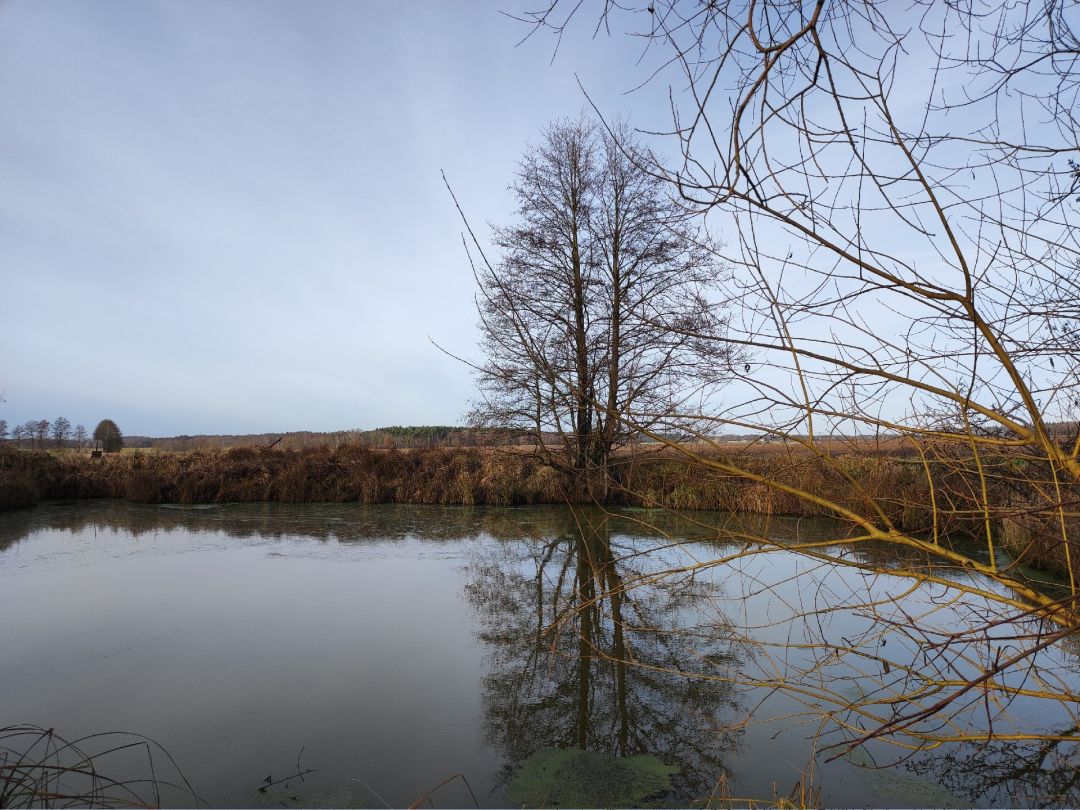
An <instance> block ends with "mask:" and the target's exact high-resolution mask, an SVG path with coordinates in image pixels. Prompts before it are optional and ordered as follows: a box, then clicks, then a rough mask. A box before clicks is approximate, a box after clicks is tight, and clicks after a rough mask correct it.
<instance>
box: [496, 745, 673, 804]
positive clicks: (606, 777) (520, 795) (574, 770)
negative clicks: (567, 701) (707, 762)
mask: <svg viewBox="0 0 1080 810" xmlns="http://www.w3.org/2000/svg"><path fill="white" fill-rule="evenodd" d="M678 771H679V769H678V767H676V766H674V765H665V764H664V763H663V762H661V761H660V760H659V759H657V758H656V757H654V756H649V755H648V754H637V755H635V756H632V757H616V756H613V755H611V754H605V753H602V752H599V751H583V750H581V749H580V748H549V749H546V750H543V751H537V752H536V753H535V754H533V755H532V756H531V757H529V758H528V759H526V760H524V761H523V762H522V763H521V765H520V768H519V770H518V773H517V776H515V777H514V780H513V781H512V782H511V783H510V786H509V787H508V788H507V792H506V797H507V800H508V801H509V802H510V803H511V804H514V805H519V806H525V807H657V806H660V805H661V804H663V800H664V797H665V795H667V793H668V792H669V791H670V790H671V777H672V776H673V775H674V774H676V773H678Z"/></svg>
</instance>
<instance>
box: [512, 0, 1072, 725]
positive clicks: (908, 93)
mask: <svg viewBox="0 0 1080 810" xmlns="http://www.w3.org/2000/svg"><path fill="white" fill-rule="evenodd" d="M583 8H586V9H587V8H588V5H587V4H582V3H578V2H559V0H555V2H551V3H547V4H545V5H544V6H543V8H541V9H540V10H538V11H537V12H536V13H534V14H532V15H527V18H528V19H529V21H530V22H531V23H532V24H533V25H534V26H536V29H537V30H541V29H544V28H547V29H551V30H554V31H556V32H559V33H561V31H562V30H563V28H564V27H565V26H566V25H567V24H569V23H570V22H571V21H572V20H573V18H574V17H575V15H577V14H579V13H581V11H580V10H581V9H583ZM594 8H595V9H596V13H597V14H598V15H599V16H600V17H601V18H602V20H603V21H604V22H610V23H611V24H612V25H617V24H618V23H616V22H615V18H616V17H618V15H619V14H622V13H623V12H627V14H626V16H624V17H623V19H624V20H627V21H628V22H627V24H628V25H629V26H631V27H632V28H634V29H635V31H636V33H638V34H640V35H642V37H643V38H644V40H643V41H644V42H645V43H646V45H647V47H648V48H655V49H658V50H659V51H660V52H661V53H662V55H661V56H660V62H661V63H662V65H663V66H664V67H662V68H661V69H660V70H659V71H658V72H657V73H656V74H655V78H654V79H653V80H654V81H662V80H663V79H662V78H660V77H663V76H664V75H665V74H664V71H665V70H667V71H668V73H667V74H666V75H668V76H670V77H671V84H672V86H673V89H672V109H673V113H674V120H673V122H672V123H673V126H671V127H670V130H671V132H672V138H673V140H674V142H675V143H676V144H677V146H678V148H679V151H680V159H679V160H678V161H676V162H675V163H667V164H662V163H660V162H659V161H654V162H651V163H647V164H646V168H648V170H649V171H650V172H651V173H652V174H653V175H655V176H658V177H662V178H664V179H665V180H666V181H667V182H668V183H669V184H670V185H671V187H672V188H675V189H677V190H678V192H679V194H680V195H681V197H682V199H683V200H684V201H685V203H686V204H687V205H689V206H692V207H695V208H696V209H697V210H698V211H700V212H703V213H704V212H709V213H710V214H711V215H712V216H714V217H724V218H726V221H727V222H728V223H729V226H728V227H727V228H726V229H725V232H730V233H731V234H733V235H736V237H737V240H736V241H735V243H734V244H733V245H732V249H731V250H730V251H728V252H727V254H726V257H727V259H728V261H729V262H731V263H732V264H733V265H734V266H735V268H736V275H737V277H738V278H739V279H740V280H741V282H742V287H741V290H740V300H741V301H742V303H743V305H744V306H743V309H742V310H741V312H740V315H741V321H740V323H739V329H738V332H737V333H736V331H735V330H734V329H732V330H730V331H729V333H728V334H727V335H726V339H727V340H728V341H729V342H735V343H737V344H739V345H741V346H743V347H745V349H746V350H747V351H751V352H753V353H754V357H755V364H754V368H753V369H752V372H751V373H748V374H745V375H742V378H741V386H740V388H739V389H738V390H740V391H741V392H742V398H741V400H739V401H735V400H734V398H729V399H728V401H727V402H726V403H725V404H726V406H727V407H726V409H725V411H724V412H723V413H722V414H720V413H715V412H713V413H710V412H708V411H707V410H706V411H704V412H700V411H699V412H697V413H694V414H690V415H692V416H699V417H708V420H709V422H710V423H711V426H710V427H708V428H706V429H704V430H702V431H701V435H700V438H701V439H702V440H703V441H706V442H708V441H709V440H710V438H711V436H712V435H714V434H715V433H717V432H720V431H723V430H734V431H737V432H742V433H745V432H751V431H752V432H755V433H756V434H757V435H761V436H767V437H776V438H778V439H782V440H783V441H784V442H785V444H784V445H783V446H784V447H785V449H786V450H785V452H787V453H788V457H789V459H791V461H792V464H791V466H794V465H796V464H799V465H807V464H812V465H814V469H816V470H817V471H818V474H817V475H813V476H804V477H803V478H801V479H800V478H796V477H794V476H793V475H790V474H787V472H785V471H781V472H765V471H763V468H762V465H761V463H760V462H759V460H757V459H755V457H754V456H753V455H752V454H749V455H744V456H742V457H733V456H732V454H731V453H730V452H728V451H727V450H726V449H725V448H724V447H723V446H719V445H717V446H714V447H712V448H711V449H710V451H708V452H700V451H698V450H696V449H694V448H690V447H687V446H686V445H682V444H679V445H674V446H673V449H674V450H675V451H677V452H679V453H681V454H682V455H683V456H684V457H685V458H686V459H687V460H688V462H689V463H692V464H693V465H696V467H697V469H699V470H700V471H702V473H703V474H704V473H709V474H715V475H718V476H725V477H728V478H731V479H736V480H741V481H744V482H753V483H756V484H761V485H763V486H765V487H767V488H768V489H769V490H770V492H771V493H776V494H782V495H784V496H787V497H790V498H793V499H795V500H796V501H797V502H798V503H799V505H800V508H802V509H805V510H806V511H808V512H818V513H825V514H829V515H832V516H834V517H837V518H839V519H840V520H841V521H842V522H843V524H844V525H846V526H847V528H845V529H844V530H843V532H842V533H841V535H842V536H838V537H837V538H836V539H837V542H840V541H842V546H843V547H844V548H845V549H851V548H853V547H856V546H858V545H866V544H883V545H885V546H887V547H889V548H891V549H893V550H895V551H896V553H897V554H898V555H900V557H899V560H900V561H899V562H893V563H890V564H889V566H888V568H887V571H888V576H890V577H895V578H900V579H907V580H909V581H911V582H912V589H913V590H912V591H910V592H909V593H911V594H922V593H924V592H925V589H926V588H930V587H942V588H945V589H946V590H947V591H952V593H953V595H954V596H956V597H957V598H960V597H959V596H957V594H959V593H960V592H962V593H963V598H964V599H971V600H975V601H978V600H984V601H985V604H986V605H987V607H986V608H985V611H984V612H982V613H981V614H980V613H979V612H978V611H972V612H971V613H970V614H968V615H967V617H966V618H964V619H962V620H958V619H957V618H956V617H955V616H953V617H951V618H950V621H951V622H955V623H954V624H952V625H951V626H948V625H947V624H942V625H935V624H934V622H933V620H932V619H931V618H929V617H930V616H931V615H932V614H930V613H928V614H924V615H921V616H920V618H918V619H917V620H916V619H914V618H911V619H910V621H908V620H905V619H902V618H897V617H895V616H894V617H892V618H889V619H888V621H890V622H893V623H894V626H895V623H897V622H900V623H903V624H904V628H905V632H906V633H907V634H908V637H909V639H910V641H911V646H910V647H908V648H906V650H905V654H907V653H910V659H909V660H905V661H898V660H896V659H891V660H889V661H887V662H886V663H887V664H888V668H887V669H886V670H885V672H886V673H889V672H896V671H897V669H898V667H901V666H902V667H904V671H905V673H907V675H906V676H905V680H903V681H893V682H890V687H889V689H888V690H885V691H887V697H886V696H885V691H883V693H882V696H881V697H880V699H874V698H868V699H860V700H857V701H847V703H846V705H845V704H844V701H843V700H840V699H839V697H837V696H834V699H835V701H836V702H835V704H834V705H837V706H840V707H841V708H842V709H843V711H845V712H849V713H848V714H845V715H844V716H845V718H847V720H846V721H845V723H846V725H843V733H844V734H845V735H846V737H847V742H845V746H853V745H856V744H859V743H861V742H864V741H866V740H869V739H870V738H871V737H875V736H883V735H889V737H890V738H891V739H895V738H897V737H900V738H903V739H904V743H905V744H907V745H916V746H918V745H924V744H925V745H929V746H933V745H939V744H941V743H942V742H943V741H944V740H946V739H949V740H953V739H957V738H964V737H965V736H970V737H979V736H981V738H983V739H985V738H986V735H987V732H986V731H985V730H980V731H978V732H975V731H967V730H964V729H960V730H957V729H955V728H953V729H950V730H949V732H948V733H946V732H945V731H942V730H941V729H942V727H943V726H942V724H943V723H944V722H945V721H944V720H943V719H942V718H943V716H947V715H948V714H949V713H950V712H952V711H956V710H958V707H959V706H961V705H967V701H968V700H969V698H970V697H971V696H972V695H973V694H974V693H975V692H978V693H979V694H983V695H989V694H991V693H992V694H993V695H994V696H995V698H994V699H995V701H996V705H999V706H1006V705H1008V703H1009V702H1010V701H1011V700H1019V699H1021V698H1022V699H1023V700H1027V699H1029V698H1031V699H1034V698H1037V697H1038V698H1046V699H1050V700H1054V701H1057V702H1058V703H1060V705H1061V706H1062V707H1063V714H1067V715H1069V717H1065V718H1063V725H1065V726H1068V725H1069V721H1070V720H1074V719H1075V716H1076V713H1077V706H1078V705H1080V696H1078V695H1077V694H1076V693H1075V692H1074V691H1073V689H1072V688H1071V687H1070V686H1069V684H1068V683H1067V682H1065V681H1062V680H1061V679H1058V678H1056V677H1053V676H1051V675H1048V674H1047V671H1046V669H1045V668H1041V667H1039V666H1038V662H1039V661H1041V660H1043V658H1042V655H1041V653H1042V651H1043V650H1045V649H1046V648H1047V647H1049V646H1051V645H1052V644H1053V643H1054V642H1055V641H1056V640H1057V639H1060V638H1062V637H1064V636H1067V635H1068V634H1070V633H1072V632H1075V630H1076V629H1077V628H1080V612H1078V610H1077V605H1076V599H1077V597H1078V596H1080V590H1078V585H1077V577H1078V575H1080V557H1078V552H1080V549H1077V547H1076V542H1077V540H1078V539H1080V512H1078V506H1077V505H1078V503H1080V433H1076V432H1073V433H1072V434H1069V435H1066V434H1064V433H1063V432H1062V431H1061V430H1060V428H1059V426H1060V425H1061V424H1062V423H1066V424H1068V423H1070V422H1071V423H1074V424H1075V421H1076V419H1077V414H1078V411H1080V379H1078V373H1080V345H1078V341H1077V337H1076V335H1077V332H1076V316H1077V308H1076V301H1077V297H1076V296H1077V292H1078V290H1080V273H1078V269H1077V268H1078V259H1080V240H1078V234H1080V230H1078V229H1077V228H1076V224H1077V223H1076V217H1077V210H1076V196H1077V191H1078V187H1080V186H1078V175H1077V171H1076V165H1075V163H1073V162H1072V160H1071V158H1072V157H1073V156H1075V155H1076V154H1077V151H1078V149H1080V130H1078V121H1077V118H1076V112H1075V111H1076V109H1077V100H1078V99H1077V94H1078V91H1080V36H1078V33H1077V31H1076V16H1075V14H1074V13H1073V12H1074V9H1073V8H1072V7H1071V6H1070V5H1069V4H1066V3H1064V2H1059V1H1058V0H1049V2H1045V3H1030V2H1018V3H1009V4H1000V3H990V2H975V3H965V4H958V3H947V2H946V3H931V2H929V0H926V1H925V2H923V1H922V0H915V2H913V3H909V4H884V3H872V2H862V1H861V0H836V2H825V0H817V2H811V3H802V2H795V1H794V0H775V1H773V0H769V1H767V2H753V1H752V0H749V1H744V2H736V1H732V2H724V1H723V0H721V1H720V2H691V1H690V0H659V1H658V2H651V1H650V2H648V3H644V2H643V3H640V4H637V5H633V4H614V3H598V4H596V6H595V7H594ZM635 12H636V13H635ZM641 21H644V22H643V23H642V22H641ZM639 162H640V161H639ZM682 334H684V335H685V336H687V337H695V338H699V339H701V340H705V341H709V340H712V339H713V338H712V337H711V336H709V335H708V334H706V333H703V332H698V331H697V330H694V329H686V330H682ZM637 417H638V415H637V414H634V413H632V412H631V413H629V414H628V415H627V419H628V421H637V422H638V426H639V427H640V428H641V430H642V431H643V432H644V433H646V434H647V435H651V436H653V437H654V438H657V439H661V440H662V439H663V438H664V437H663V435H662V432H661V431H659V430H657V427H656V423H655V422H652V421H650V415H649V414H647V413H645V414H641V415H640V418H637ZM869 448H876V449H878V450H879V451H880V450H882V448H884V451H885V452H886V453H887V455H888V457H889V458H890V459H891V461H890V463H891V464H892V465H893V466H892V467H891V468H890V472H889V476H891V478H890V477H886V478H884V479H879V480H875V478H874V476H871V475H868V474H867V471H868V470H870V469H871V468H872V465H871V463H870V462H869V461H868V460H867V459H866V452H867V450H868V449H869ZM882 480H884V481H885V482H886V483H884V484H882V483H881V481H882ZM889 482H891V483H889ZM901 484H902V485H901ZM961 534H962V535H964V536H965V537H966V538H967V539H968V540H974V541H976V542H977V543H978V545H975V546H972V545H964V544H963V543H961V542H959V541H958V537H959V536H960V535H961ZM748 542H750V539H748ZM752 542H754V543H757V544H759V547H760V548H761V549H762V550H764V551H766V552H767V551H768V550H770V549H772V550H780V548H779V546H778V545H777V544H776V543H775V542H773V541H772V540H771V539H770V537H769V536H768V535H767V534H762V535H761V536H757V537H754V538H752ZM801 550H802V553H804V554H807V555H811V556H816V557H819V558H820V559H822V560H833V561H835V560H836V554H835V553H826V552H825V551H824V550H823V548H822V547H821V546H818V545H815V544H806V545H805V546H804V547H803V548H802V549H801ZM904 555H907V556H904ZM845 560H846V561H845V563H844V564H858V565H863V566H865V567H866V568H867V569H868V571H870V572H871V573H873V574H876V575H884V571H885V569H883V567H882V566H881V560H880V558H877V557H874V556H873V555H870V554H867V555H866V556H862V557H859V556H857V555H856V556H854V557H852V558H845ZM927 560H930V561H932V563H931V564H930V565H929V566H928V564H927ZM1027 562H1039V563H1042V564H1054V565H1057V566H1058V567H1059V570H1060V571H1061V573H1062V575H1063V576H1064V577H1065V578H1066V580H1067V585H1066V596H1065V597H1064V598H1062V597H1061V596H1060V595H1057V594H1052V593H1049V592H1047V590H1046V589H1045V588H1040V587H1038V586H1036V585H1034V584H1033V583H1032V582H1031V581H1030V580H1029V579H1028V578H1027V577H1026V576H1025V575H1024V573H1023V570H1022V566H1023V564H1024V563H1027ZM935 566H938V567H939V570H941V569H944V570H948V569H949V568H957V569H959V568H962V569H966V570H968V571H973V572H976V573H977V575H978V579H976V580H975V581H974V584H972V583H966V584H964V585H963V586H960V585H959V584H957V583H956V582H953V581H950V580H949V578H948V577H947V576H942V575H941V574H940V573H937V572H935V568H934V567H935ZM896 601H897V604H901V603H902V601H903V600H901V599H899V598H897V600H896ZM845 609H846V608H845ZM862 609H863V610H865V611H868V612H870V614H871V615H873V616H875V617H876V620H877V621H879V622H880V623H881V624H882V626H884V625H885V623H886V616H885V615H884V613H883V611H882V607H881V604H880V603H877V602H870V603H868V604H867V605H864V606H863V607H862ZM900 615H901V616H903V615H906V614H904V613H903V611H902V610H901V614H900ZM999 628H1008V632H1009V633H1012V634H1013V635H1010V639H1011V641H1010V644H1009V647H1008V651H1007V652H1003V651H1002V649H1000V648H997V647H995V646H994V644H993V643H992V642H991V638H992V636H993V634H994V632H995V631H996V630H997V629H999ZM1002 632H1005V630H1004V629H1003V630H1002ZM878 640H883V639H878V638H877V637H875V643H876V641H878ZM818 644H819V649H820V653H821V654H820V656H819V658H818V659H817V660H816V663H815V664H813V665H810V666H808V667H807V668H805V669H804V670H802V671H801V672H800V673H799V675H800V677H804V676H805V677H810V676H811V674H812V673H813V672H815V670H814V666H823V663H822V662H825V661H831V660H836V659H839V658H843V659H844V660H846V661H857V660H860V656H862V657H863V658H862V660H873V661H875V662H878V661H879V660H880V657H881V656H880V655H879V654H877V653H872V652H871V651H870V650H868V649H867V648H866V647H864V646H862V645H845V644H840V643H837V642H836V641H835V640H831V641H830V640H828V639H824V638H823V639H820V640H819V642H818ZM931 656H932V660H933V661H935V662H937V663H936V665H935V666H934V667H928V665H927V664H926V663H925V662H926V661H929V660H931ZM971 661H981V662H983V663H982V664H980V665H979V666H976V667H974V668H973V667H971V666H969V665H968V662H971ZM1022 666H1029V667H1031V670H1030V672H1031V673H1035V674H1034V675H1032V676H1031V677H1032V678H1033V679H1034V683H1036V684H1037V685H1036V686H1033V687H1032V688H1031V689H1026V690H1025V689H1022V688H1018V687H1017V685H1016V684H1017V680H1016V675H1015V673H1016V671H1017V670H1018V668H1020V667H1022ZM943 667H944V669H942V668H943ZM950 668H952V669H950ZM818 671H820V670H818ZM945 671H948V672H949V674H948V675H946V674H942V673H943V672H945ZM957 673H963V674H962V675H958V674H957ZM867 677H868V678H873V677H878V678H880V672H879V673H877V675H876V676H875V674H874V673H873V672H869V673H867ZM791 682H793V681H789V680H787V679H785V678H778V680H777V688H779V689H783V688H786V684H788V683H791ZM821 687H822V689H826V688H827V684H821ZM928 696H931V697H928ZM987 700H988V701H989V698H987ZM825 702H826V703H828V701H825ZM988 706H989V703H988ZM826 716H827V718H828V719H829V720H830V721H832V720H834V719H835V718H836V717H837V715H835V714H828V713H827V712H826ZM987 716H988V717H989V716H991V711H990V709H989V708H988V710H987ZM995 716H998V715H995ZM1040 734H1042V735H1044V738H1045V737H1046V733H1045V732H1040V731H1037V730H1030V729H1025V730H1024V731H1022V732H1016V739H1023V738H1024V737H1025V735H1030V736H1031V737H1038V736H1040ZM1049 736H1050V737H1053V735H1052V734H1050V735H1049ZM1064 739H1065V738H1064V737H1063V740H1064Z"/></svg>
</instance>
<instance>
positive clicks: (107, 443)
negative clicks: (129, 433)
mask: <svg viewBox="0 0 1080 810" xmlns="http://www.w3.org/2000/svg"><path fill="white" fill-rule="evenodd" d="M94 442H95V444H97V443H100V445H101V449H102V450H104V451H105V452H106V453H115V452H117V451H119V450H120V448H122V447H123V446H124V437H123V434H121V433H120V428H118V427H117V426H116V422H114V421H113V420H112V419H102V420H101V421H100V422H98V426H97V427H96V428H94Z"/></svg>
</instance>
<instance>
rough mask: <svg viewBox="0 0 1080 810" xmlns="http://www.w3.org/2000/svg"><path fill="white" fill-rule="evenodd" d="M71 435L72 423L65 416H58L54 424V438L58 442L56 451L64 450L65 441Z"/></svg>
mask: <svg viewBox="0 0 1080 810" xmlns="http://www.w3.org/2000/svg"><path fill="white" fill-rule="evenodd" d="M70 435H71V422H70V421H68V420H67V419H66V418H65V417H63V416H58V417H57V418H56V419H55V420H53V423H52V437H53V441H55V442H56V449H57V450H63V449H64V440H65V439H67V438H68V437H69V436H70Z"/></svg>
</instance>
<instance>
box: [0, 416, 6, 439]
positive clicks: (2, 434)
mask: <svg viewBox="0 0 1080 810" xmlns="http://www.w3.org/2000/svg"><path fill="white" fill-rule="evenodd" d="M7 437H8V423H7V419H0V440H3V439H6V438H7Z"/></svg>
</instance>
